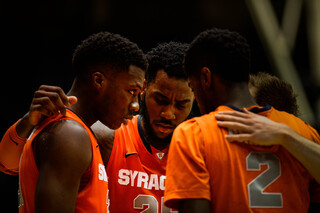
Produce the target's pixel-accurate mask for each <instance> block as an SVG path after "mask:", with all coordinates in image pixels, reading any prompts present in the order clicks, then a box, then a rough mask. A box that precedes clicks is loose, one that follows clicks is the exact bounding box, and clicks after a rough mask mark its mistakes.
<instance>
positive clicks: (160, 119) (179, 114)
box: [141, 42, 194, 141]
mask: <svg viewBox="0 0 320 213" xmlns="http://www.w3.org/2000/svg"><path fill="white" fill-rule="evenodd" d="M187 46H188V45H187V44H182V43H178V42H168V43H160V44H159V45H158V46H157V47H155V48H153V49H152V50H150V51H149V52H148V53H147V58H148V62H149V67H148V70H147V72H146V83H147V86H146V90H145V92H143V93H141V99H142V109H141V115H142V116H143V122H144V125H145V126H146V129H147V131H148V132H147V134H149V135H151V136H153V137H155V138H157V139H164V140H169V141H170V139H171V135H172V132H173V130H174V129H175V127H176V126H177V125H178V124H180V123H181V122H182V121H184V120H185V119H186V118H187V117H188V115H189V114H190V111H191V108H192V104H193V100H194V97H193V93H192V91H191V89H190V88H189V86H188V78H187V76H186V74H185V73H184V71H183V69H182V61H183V57H184V53H185V50H186V48H187Z"/></svg>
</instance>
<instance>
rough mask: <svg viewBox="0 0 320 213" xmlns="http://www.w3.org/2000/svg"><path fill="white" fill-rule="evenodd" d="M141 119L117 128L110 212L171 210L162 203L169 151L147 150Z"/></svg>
mask: <svg viewBox="0 0 320 213" xmlns="http://www.w3.org/2000/svg"><path fill="white" fill-rule="evenodd" d="M140 119H141V117H140V116H135V117H134V118H133V119H132V120H131V121H129V123H128V125H122V126H121V127H120V128H119V129H117V130H116V131H115V138H114V144H113V149H112V153H111V156H110V159H109V162H108V166H107V173H108V175H109V178H108V181H109V198H110V206H109V209H110V212H126V213H127V212H142V211H145V210H146V211H148V212H154V213H161V212H170V209H168V208H167V207H165V206H164V205H163V196H164V184H165V179H166V176H165V173H166V163H167V150H162V151H159V150H157V149H155V148H153V147H151V146H149V147H150V148H151V152H152V153H150V152H149V151H148V150H147V148H146V146H145V145H144V143H145V142H146V140H145V136H144V134H143V132H142V127H141V120H140Z"/></svg>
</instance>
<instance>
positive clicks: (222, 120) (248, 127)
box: [216, 109, 289, 146]
mask: <svg viewBox="0 0 320 213" xmlns="http://www.w3.org/2000/svg"><path fill="white" fill-rule="evenodd" d="M216 119H217V120H218V125H219V126H220V127H224V128H228V129H232V130H236V131H233V132H237V133H234V134H228V135H226V136H225V137H226V139H227V140H228V141H229V142H233V141H237V142H246V143H249V144H256V145H264V146H269V145H275V144H281V143H282V140H283V136H284V131H285V130H286V129H287V128H289V127H288V126H287V125H285V124H281V123H277V122H274V121H271V120H270V119H268V118H266V117H264V116H261V115H257V114H254V113H251V112H249V111H248V110H246V109H244V112H237V111H223V112H219V113H217V114H216Z"/></svg>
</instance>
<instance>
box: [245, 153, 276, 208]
mask: <svg viewBox="0 0 320 213" xmlns="http://www.w3.org/2000/svg"><path fill="white" fill-rule="evenodd" d="M263 164H265V165H267V166H268V169H267V170H265V171H264V172H262V173H261V174H260V175H258V176H257V177H256V178H255V179H253V180H252V181H251V182H250V183H249V184H248V195H249V206H250V207H251V208H281V207H282V194H281V193H269V192H263V191H264V190H265V189H266V188H267V187H268V186H269V185H271V184H272V183H273V182H274V181H276V180H277V179H278V178H279V177H280V175H281V165H280V160H279V158H278V157H277V156H276V155H275V154H273V153H261V152H251V153H250V154H249V155H248V156H247V170H248V171H260V170H261V168H260V166H261V165H263Z"/></svg>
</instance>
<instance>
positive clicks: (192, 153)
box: [164, 29, 320, 212]
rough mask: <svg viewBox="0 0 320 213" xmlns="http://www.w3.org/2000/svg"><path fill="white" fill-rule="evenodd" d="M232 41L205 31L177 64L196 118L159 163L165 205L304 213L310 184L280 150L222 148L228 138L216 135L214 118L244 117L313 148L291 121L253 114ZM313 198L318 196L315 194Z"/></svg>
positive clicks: (241, 60) (306, 130) (245, 58)
mask: <svg viewBox="0 0 320 213" xmlns="http://www.w3.org/2000/svg"><path fill="white" fill-rule="evenodd" d="M249 52H250V51H249V47H248V44H247V43H246V40H245V39H244V38H243V37H242V36H240V35H239V34H238V33H235V32H230V31H228V30H220V29H211V30H206V31H204V32H202V33H200V34H199V35H198V36H197V37H196V38H195V39H194V41H193V42H192V43H191V44H190V46H189V48H188V50H187V53H186V56H185V58H184V67H185V71H186V72H187V74H188V76H189V81H190V87H191V88H192V89H193V90H194V94H195V97H196V99H197V101H198V103H199V107H200V111H201V113H202V114H204V115H203V116H201V117H196V118H193V119H191V120H188V121H186V122H183V123H182V124H180V125H179V126H178V127H177V128H176V129H175V131H174V134H173V136H172V141H171V145H170V151H169V156H168V162H167V173H166V174H167V182H166V190H165V201H164V202H165V205H167V206H168V207H171V208H178V209H179V211H181V212H308V208H309V204H310V200H313V199H315V198H316V199H317V201H318V202H319V201H320V200H319V198H320V196H319V192H318V194H316V195H317V197H315V198H314V197H313V196H315V195H313V194H311V195H309V186H310V185H312V183H313V181H314V178H313V177H312V176H311V175H310V174H309V173H308V171H307V170H306V169H305V168H304V167H303V166H302V165H301V164H300V163H299V162H298V161H297V160H296V159H295V158H294V157H293V156H292V155H291V154H290V153H289V152H288V151H287V150H285V149H283V148H282V147H281V146H278V145H273V146H265V147H263V146H253V145H248V144H245V143H229V142H228V141H227V140H226V138H225V135H228V134H229V135H230V134H232V130H229V131H228V130H227V129H225V128H219V127H218V125H217V121H216V119H215V114H216V113H218V112H220V111H230V110H235V111H239V108H247V109H248V110H249V111H251V112H255V113H258V114H260V115H263V116H266V117H268V118H270V119H271V120H274V121H278V122H282V123H285V124H286V125H288V126H290V127H291V128H292V129H294V130H295V131H296V132H298V133H299V134H301V135H303V136H304V137H307V138H308V139H310V140H312V141H316V142H317V143H319V142H320V138H319V135H318V133H317V132H316V131H315V130H314V129H313V128H312V127H310V126H309V125H307V124H306V123H305V122H303V121H302V120H300V119H299V118H297V117H295V116H293V115H291V114H288V113H286V112H280V111H278V110H276V109H274V108H271V107H259V106H257V105H256V103H255V102H254V100H253V98H252V96H251V95H250V92H249V89H248V80H249V68H250V53H249ZM318 191H319V190H318Z"/></svg>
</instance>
